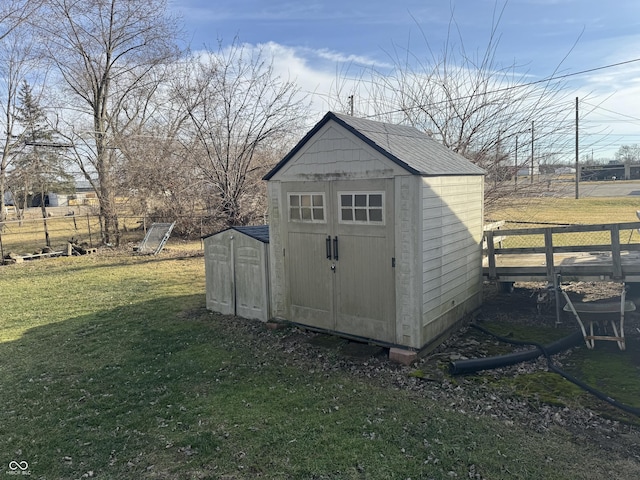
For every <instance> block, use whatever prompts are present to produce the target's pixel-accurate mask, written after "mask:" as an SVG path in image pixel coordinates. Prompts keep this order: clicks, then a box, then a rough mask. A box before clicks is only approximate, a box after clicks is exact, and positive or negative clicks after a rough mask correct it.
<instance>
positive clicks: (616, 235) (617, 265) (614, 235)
mask: <svg viewBox="0 0 640 480" xmlns="http://www.w3.org/2000/svg"><path fill="white" fill-rule="evenodd" d="M611 261H612V263H613V278H614V279H616V280H619V279H621V278H622V260H621V258H620V225H618V224H617V223H616V224H613V225H611Z"/></svg>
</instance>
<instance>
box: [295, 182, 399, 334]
mask: <svg viewBox="0 0 640 480" xmlns="http://www.w3.org/2000/svg"><path fill="white" fill-rule="evenodd" d="M283 186H284V190H283V192H284V197H285V198H284V203H285V206H286V211H285V212H283V213H284V215H283V217H284V218H283V220H284V221H286V234H285V236H284V238H285V239H286V240H285V242H286V243H285V250H284V252H283V253H284V255H285V269H286V273H287V275H286V276H287V288H288V292H289V302H288V303H289V313H290V315H289V317H290V318H289V319H290V320H291V321H294V322H297V323H300V324H304V325H309V326H313V327H318V328H322V329H326V330H332V331H336V332H342V333H346V334H350V335H354V336H358V337H364V338H369V339H375V340H379V341H384V342H389V343H395V341H396V332H395V273H394V271H395V259H394V258H393V257H394V226H393V180H387V179H381V180H366V181H358V182H357V183H356V182H353V181H330V182H305V183H303V184H300V183H295V184H294V183H292V184H286V183H285V184H284V185H283Z"/></svg>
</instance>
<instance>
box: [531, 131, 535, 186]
mask: <svg viewBox="0 0 640 480" xmlns="http://www.w3.org/2000/svg"><path fill="white" fill-rule="evenodd" d="M534 138H535V135H534V133H533V120H531V183H533V140H534Z"/></svg>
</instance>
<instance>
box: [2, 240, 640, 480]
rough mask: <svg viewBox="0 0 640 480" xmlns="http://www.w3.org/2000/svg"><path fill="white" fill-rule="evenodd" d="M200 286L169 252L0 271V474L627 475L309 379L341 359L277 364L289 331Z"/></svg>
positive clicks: (295, 356) (362, 390) (510, 430)
mask: <svg viewBox="0 0 640 480" xmlns="http://www.w3.org/2000/svg"><path fill="white" fill-rule="evenodd" d="M204 289H205V285H204V261H203V258H202V257H201V256H192V255H188V256H184V257H178V256H176V251H175V250H173V249H171V248H168V251H167V252H163V253H162V254H161V255H159V256H157V257H141V256H132V255H130V254H129V253H125V254H119V255H101V256H85V257H73V258H56V259H48V260H41V261H33V262H27V263H24V264H17V265H10V266H4V267H0V305H1V306H2V308H1V310H0V404H1V405H2V407H1V408H0V465H1V467H0V473H4V472H5V471H7V472H10V471H9V469H8V467H7V466H8V465H10V464H11V462H28V472H29V473H30V474H31V477H32V478H43V479H71V478H77V479H79V478H93V477H95V478H107V479H119V478H124V479H183V478H184V479H191V478H194V479H195V478H197V479H205V478H211V479H227V480H230V479H253V478H268V479H393V478H397V479H407V478H412V479H429V478H433V479H448V478H484V479H531V478H554V479H580V480H582V479H600V478H639V476H640V466H638V465H636V464H634V463H633V462H630V461H628V460H625V459H623V458H619V457H617V456H616V455H615V454H614V453H611V454H609V455H607V456H606V457H602V456H599V455H598V449H597V447H596V446H594V445H592V444H589V443H581V442H576V440H575V437H573V436H572V435H570V434H569V433H568V432H567V431H565V430H562V429H555V428H552V429H550V430H548V431H547V432H546V433H545V434H544V435H542V434H539V433H536V432H535V431H531V430H530V429H528V428H526V427H523V426H519V425H518V424H517V423H516V424H506V423H504V422H503V421H499V420H497V419H492V418H491V417H490V416H488V415H487V416H483V415H477V414H472V413H465V412H460V411H457V410H455V409H452V408H449V406H448V405H443V404H438V403H436V402H434V401H433V400H430V398H429V396H428V395H424V394H421V393H420V392H419V391H413V390H410V389H405V388H401V387H397V386H394V382H393V380H392V379H390V380H389V381H388V382H382V381H379V380H372V379H369V378H366V377H364V376H361V375H356V374H354V373H353V372H352V371H351V370H350V369H349V368H348V365H349V364H348V361H347V362H346V365H347V367H346V368H337V367H336V368H321V365H325V366H326V365H327V364H329V365H332V362H334V361H335V364H336V365H337V364H338V359H337V358H333V357H332V356H331V355H333V354H332V353H324V354H323V353H316V352H315V351H314V350H309V352H299V351H296V352H291V351H289V350H288V349H287V348H286V345H287V341H290V340H292V339H294V338H295V337H296V336H300V332H298V331H297V330H296V329H284V330H275V331H272V330H267V329H266V328H264V326H263V325H262V324H261V323H259V322H250V321H244V320H241V319H236V318H233V317H228V316H220V315H216V314H213V313H210V312H208V311H207V310H206V309H205V308H204V307H205V299H204ZM327 356H328V357H327ZM340 361H341V365H345V361H344V360H340ZM376 362H383V363H384V362H386V360H374V361H372V363H371V368H376ZM411 371H412V369H411V368H410V367H397V369H396V373H395V375H398V376H399V377H403V378H405V377H408V376H409V374H410V373H411ZM454 381H455V380H454ZM12 465H14V466H15V464H12ZM10 473H11V472H10ZM476 474H477V475H478V476H475V475H476ZM628 474H630V475H632V476H629V477H627V476H625V475H628Z"/></svg>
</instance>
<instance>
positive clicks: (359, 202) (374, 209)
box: [338, 192, 384, 225]
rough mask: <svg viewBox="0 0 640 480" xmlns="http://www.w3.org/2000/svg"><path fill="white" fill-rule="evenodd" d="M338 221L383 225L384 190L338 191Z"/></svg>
mask: <svg viewBox="0 0 640 480" xmlns="http://www.w3.org/2000/svg"><path fill="white" fill-rule="evenodd" d="M338 196H339V200H340V223H368V224H379V225H384V192H353V193H351V192H340V193H339V194H338Z"/></svg>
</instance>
